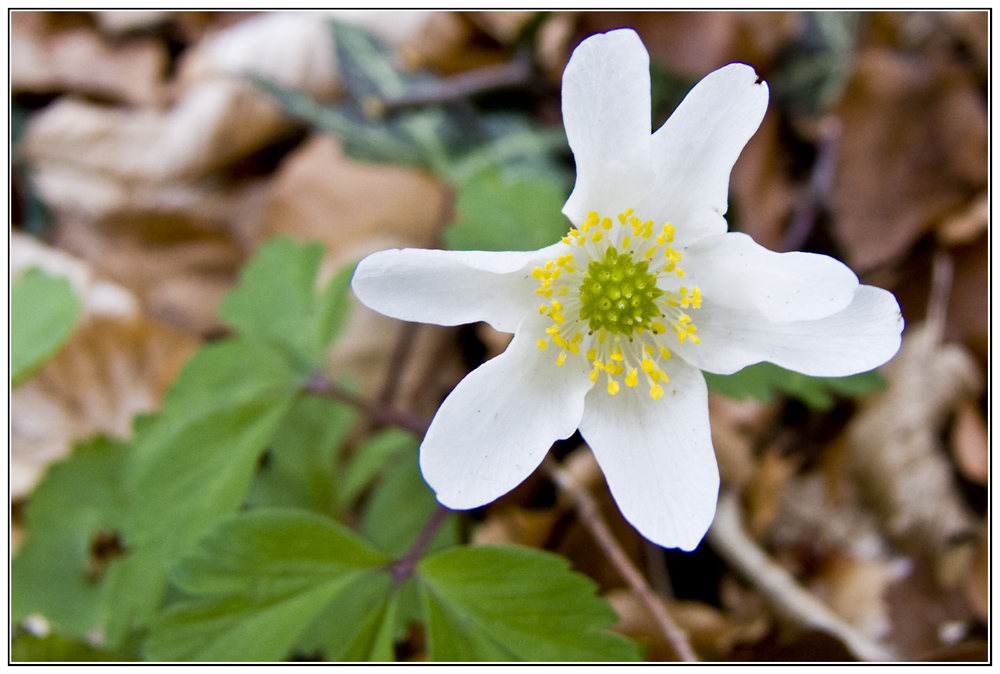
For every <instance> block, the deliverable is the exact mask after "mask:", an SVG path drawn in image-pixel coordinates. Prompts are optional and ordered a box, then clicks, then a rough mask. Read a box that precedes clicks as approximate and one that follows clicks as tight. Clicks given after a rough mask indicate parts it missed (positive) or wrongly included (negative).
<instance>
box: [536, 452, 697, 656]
mask: <svg viewBox="0 0 1000 674" xmlns="http://www.w3.org/2000/svg"><path fill="white" fill-rule="evenodd" d="M542 470H544V471H545V472H546V474H547V475H548V476H549V478H551V480H552V481H553V482H554V483H555V484H556V486H557V487H559V489H561V490H562V491H563V492H564V493H566V494H567V495H568V496H569V497H570V498H571V499H572V500H573V503H574V505H575V506H576V511H577V514H578V515H579V516H580V519H581V520H582V521H583V523H584V525H585V526H586V527H587V528H588V529H589V530H590V533H591V535H592V536H593V537H594V540H595V541H597V544H598V545H599V546H600V548H601V550H602V551H603V552H604V555H605V556H606V557H607V558H608V561H610V562H611V564H612V565H613V566H614V567H615V569H616V570H617V571H618V573H619V574H620V575H621V577H622V578H623V579H624V580H625V582H626V583H628V585H629V587H630V588H631V589H632V591H633V592H634V593H635V594H636V596H637V597H639V599H640V600H641V601H642V603H643V604H645V605H646V608H647V609H648V610H649V612H650V613H651V614H652V615H653V619H654V620H656V624H657V625H658V626H659V628H660V631H661V632H662V633H663V637H664V638H665V639H666V640H667V643H668V644H670V646H671V647H672V648H673V649H674V653H675V654H676V655H677V657H678V658H680V659H681V660H682V661H684V662H696V661H697V660H698V657H697V656H696V655H695V653H694V650H693V649H692V648H691V644H690V643H688V639H687V635H686V634H685V633H684V631H683V630H681V628H679V627H678V626H677V624H676V623H675V622H674V621H673V619H672V618H671V617H670V615H669V614H668V613H667V610H666V608H665V607H664V606H663V602H662V601H660V599H659V598H658V597H657V596H656V595H655V594H654V593H653V590H652V589H651V588H650V587H649V584H648V583H647V582H646V578H645V577H644V576H643V575H642V573H640V572H639V569H637V568H636V567H635V565H634V564H633V563H632V560H631V559H629V558H628V555H626V554H625V551H624V550H622V547H621V544H620V543H619V542H618V541H617V539H615V537H614V534H612V533H611V530H610V529H609V528H608V525H607V522H605V521H604V517H602V516H601V511H600V509H599V508H598V507H597V503H596V502H595V501H594V497H593V496H591V495H590V492H588V491H587V490H586V489H584V488H582V487H581V486H580V485H578V484H577V483H576V481H575V480H574V479H573V477H572V475H570V474H569V473H568V472H566V471H565V470H563V469H562V468H561V467H560V466H559V464H558V463H556V462H555V461H554V460H553V459H552V458H551V457H548V456H547V457H545V460H544V461H542Z"/></svg>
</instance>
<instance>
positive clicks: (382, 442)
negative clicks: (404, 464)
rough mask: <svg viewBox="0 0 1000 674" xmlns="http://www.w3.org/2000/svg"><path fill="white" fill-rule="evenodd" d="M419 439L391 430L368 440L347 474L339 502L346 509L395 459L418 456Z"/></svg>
mask: <svg viewBox="0 0 1000 674" xmlns="http://www.w3.org/2000/svg"><path fill="white" fill-rule="evenodd" d="M417 444H418V443H417V438H416V437H415V436H414V435H413V434H412V433H410V432H408V431H403V430H399V429H398V428H392V429H389V430H386V431H382V432H381V433H376V434H375V435H373V436H371V437H369V438H368V439H367V440H365V442H364V443H362V445H361V446H360V447H358V449H357V451H355V452H354V455H353V456H351V458H350V461H349V462H348V463H347V468H346V470H345V471H344V478H343V481H342V483H341V485H340V492H339V493H338V501H339V503H340V506H341V508H345V507H347V506H348V505H350V504H351V503H353V502H354V500H355V499H356V498H357V497H358V496H360V495H361V493H362V492H363V491H364V490H365V489H366V488H367V487H368V486H369V485H370V484H371V482H372V481H373V480H374V479H375V476H376V475H378V473H379V472H381V471H382V469H383V468H385V467H386V465H387V464H389V463H390V462H391V461H392V460H393V459H395V458H396V457H399V456H401V455H403V454H404V453H406V452H409V453H412V454H416V453H417Z"/></svg>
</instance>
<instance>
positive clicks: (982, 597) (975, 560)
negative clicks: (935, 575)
mask: <svg viewBox="0 0 1000 674" xmlns="http://www.w3.org/2000/svg"><path fill="white" fill-rule="evenodd" d="M962 589H963V590H964V594H965V600H966V602H967V603H968V604H969V607H970V608H971V609H972V611H973V613H975V614H976V616H977V617H978V618H979V619H980V620H982V621H983V622H984V623H985V622H987V621H988V620H989V615H990V536H989V529H988V527H987V526H985V525H984V526H983V527H982V528H981V529H980V532H979V537H978V540H977V541H976V548H975V552H974V555H973V557H972V560H971V561H970V564H969V568H968V573H967V574H966V576H965V581H964V582H963V587H962Z"/></svg>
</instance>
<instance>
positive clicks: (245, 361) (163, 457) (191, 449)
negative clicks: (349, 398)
mask: <svg viewBox="0 0 1000 674" xmlns="http://www.w3.org/2000/svg"><path fill="white" fill-rule="evenodd" d="M303 379H304V378H303V375H302V373H301V371H299V370H297V369H296V368H295V367H293V366H292V365H290V364H289V362H288V359H287V358H286V357H285V356H284V355H283V354H281V353H279V352H278V351H275V350H274V349H273V348H271V347H269V346H267V345H266V344H263V343H261V342H256V341H248V340H243V339H233V340H228V341H225V342H221V343H218V344H214V345H211V346H208V347H205V348H203V349H201V350H200V351H199V352H198V353H196V354H195V355H194V357H193V358H192V359H191V360H190V361H189V362H188V364H187V365H186V366H185V368H184V370H183V371H182V372H181V375H180V377H179V378H178V379H177V381H176V382H175V383H174V385H173V386H172V387H171V389H170V391H169V392H168V393H167V396H166V401H165V404H164V409H163V411H162V412H161V413H160V414H159V415H157V416H156V417H155V418H153V419H151V421H150V422H149V423H148V424H147V425H146V426H145V427H143V428H142V429H140V430H138V431H137V434H136V439H135V440H134V443H133V447H134V450H133V454H132V457H131V461H130V464H129V466H128V471H127V473H126V476H125V479H126V485H127V489H128V494H129V496H130V498H131V504H130V508H129V509H128V510H127V512H126V513H125V517H124V522H123V526H124V534H125V545H126V547H127V548H128V551H129V554H128V555H126V556H125V558H124V559H123V560H122V561H121V562H120V563H118V564H114V565H112V567H111V568H109V570H108V576H109V577H108V582H109V585H110V586H111V588H110V590H109V591H110V592H111V599H110V600H111V602H112V605H113V607H114V612H113V614H112V620H111V622H110V623H109V625H108V638H109V640H110V643H112V644H116V643H118V640H120V639H121V638H123V637H124V635H125V634H126V632H127V631H128V629H129V628H130V621H132V620H136V621H138V624H139V625H142V624H145V622H146V621H147V620H148V619H149V618H150V617H151V615H152V612H153V611H154V610H155V609H156V607H157V606H158V604H159V602H160V600H161V597H162V594H163V590H164V588H165V581H166V573H167V570H168V569H169V568H170V566H171V565H172V564H174V563H175V562H176V561H177V560H178V559H179V558H180V557H181V556H182V555H184V554H185V553H187V552H188V551H189V550H190V549H191V547H192V546H193V544H194V543H195V541H197V540H198V538H199V537H201V536H202V535H203V534H204V533H205V532H206V531H208V530H209V529H210V528H211V527H212V526H213V525H214V524H215V523H216V522H218V521H219V520H220V519H221V518H223V517H225V516H226V515H228V514H229V513H231V512H233V511H234V510H236V508H238V507H239V506H240V505H241V504H242V502H243V500H244V497H245V495H246V492H247V489H248V487H249V485H250V481H251V479H252V478H253V475H254V472H255V470H256V468H257V464H258V460H259V458H260V456H261V454H262V453H263V451H264V449H265V447H266V446H267V444H268V442H269V441H270V440H271V437H272V436H273V435H274V432H275V430H276V429H277V428H278V426H279V424H280V423H281V420H282V418H283V417H284V415H285V413H286V412H287V411H288V409H289V407H290V406H291V405H292V402H293V401H294V399H295V397H296V395H297V393H298V390H299V388H300V387H301V385H302V384H303Z"/></svg>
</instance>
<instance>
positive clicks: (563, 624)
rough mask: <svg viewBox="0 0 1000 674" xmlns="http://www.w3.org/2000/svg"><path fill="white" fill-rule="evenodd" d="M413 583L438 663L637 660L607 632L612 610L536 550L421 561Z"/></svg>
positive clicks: (456, 553)
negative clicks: (419, 596)
mask: <svg viewBox="0 0 1000 674" xmlns="http://www.w3.org/2000/svg"><path fill="white" fill-rule="evenodd" d="M417 579H418V582H419V584H420V589H421V598H422V600H423V605H424V611H425V615H426V618H427V639H428V652H429V654H430V656H431V659H432V660H435V661H494V660H504V661H507V660H533V661H619V660H624V661H634V660H637V659H638V657H639V656H638V649H637V646H636V644H635V643H633V642H631V641H629V640H628V639H626V638H625V637H623V636H621V635H619V634H614V633H612V632H609V631H607V629H606V628H607V627H608V626H609V625H610V624H611V623H613V622H614V621H615V620H616V615H615V612H614V610H612V608H611V607H610V606H609V605H608V603H607V602H606V601H604V600H603V599H600V598H598V597H596V596H595V595H594V592H595V590H596V585H595V584H594V583H593V582H592V581H591V580H589V579H588V578H586V577H584V576H582V575H580V574H577V573H573V572H572V571H570V569H569V562H568V561H567V560H566V559H564V558H562V557H560V556H558V555H554V554H551V553H548V552H542V551H540V550H533V549H529V548H516V547H493V546H484V547H461V548H452V549H450V550H446V551H444V552H441V553H439V554H437V555H434V556H432V557H428V558H425V559H423V560H422V561H421V562H420V563H419V564H418V565H417Z"/></svg>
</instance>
